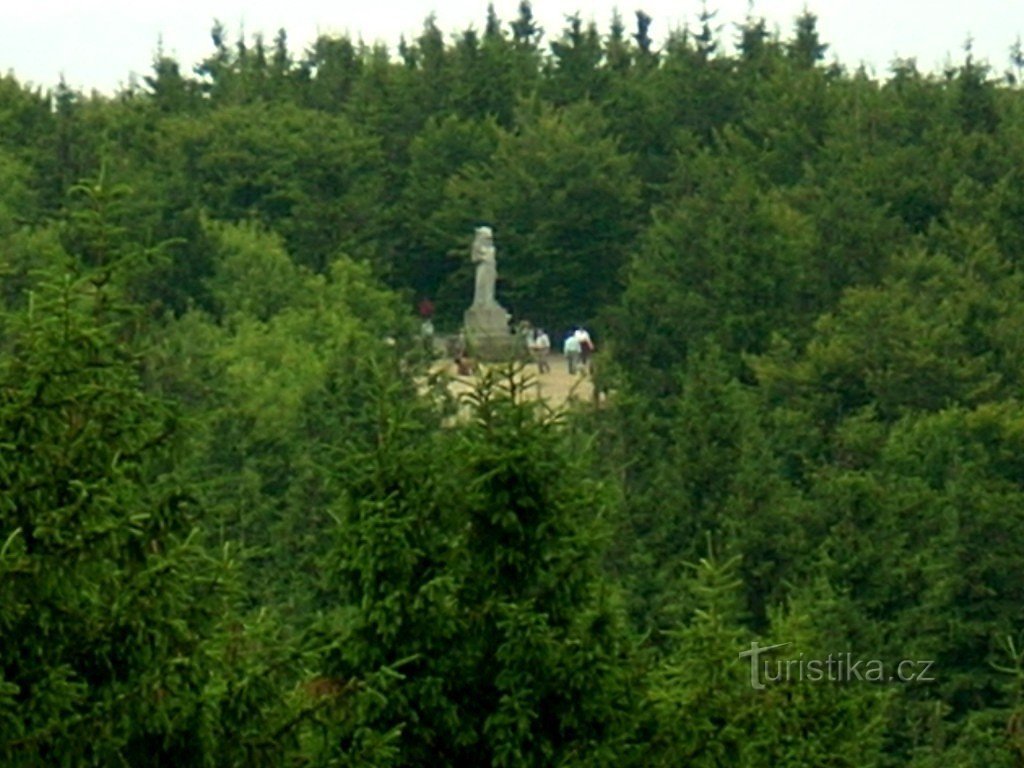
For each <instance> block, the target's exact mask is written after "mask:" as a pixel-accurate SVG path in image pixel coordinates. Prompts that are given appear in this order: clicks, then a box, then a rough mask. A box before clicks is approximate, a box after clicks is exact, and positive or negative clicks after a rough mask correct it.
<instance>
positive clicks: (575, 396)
mask: <svg viewBox="0 0 1024 768" xmlns="http://www.w3.org/2000/svg"><path fill="white" fill-rule="evenodd" d="M549 362H550V363H551V370H550V371H548V372H547V373H539V372H538V370H537V366H536V365H535V364H534V363H529V364H528V365H526V367H525V368H524V373H525V375H526V376H527V377H528V379H529V380H530V381H531V382H532V384H533V385H534V386H533V387H531V389H530V392H531V393H533V394H534V396H535V397H542V398H544V399H546V400H547V402H548V405H550V406H551V407H553V408H560V407H562V406H563V405H565V403H566V402H567V401H569V400H582V401H589V400H591V399H592V398H593V395H594V387H593V383H592V382H591V380H590V377H589V375H587V374H586V373H577V374H576V375H570V374H569V368H568V365H567V364H566V362H565V358H564V357H563V356H562V355H551V357H550V358H549ZM487 367H488V366H487V364H483V365H481V366H480V368H481V370H486V369H487ZM441 371H444V372H445V373H447V374H448V375H450V376H451V377H452V384H451V390H452V393H453V394H456V395H458V394H462V393H463V392H467V391H469V390H471V389H472V388H473V384H474V380H475V378H476V376H458V375H457V374H456V370H455V363H454V362H453V361H452V360H450V359H444V360H439V361H438V362H437V363H436V364H435V365H434V367H433V372H434V373H440V372H441ZM477 375H479V374H477Z"/></svg>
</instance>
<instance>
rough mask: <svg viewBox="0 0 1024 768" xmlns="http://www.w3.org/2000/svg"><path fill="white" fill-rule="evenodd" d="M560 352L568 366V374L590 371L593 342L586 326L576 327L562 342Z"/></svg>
mask: <svg viewBox="0 0 1024 768" xmlns="http://www.w3.org/2000/svg"><path fill="white" fill-rule="evenodd" d="M562 354H564V355H565V362H566V364H567V365H568V366H569V374H570V375H576V374H577V373H587V372H589V371H590V365H591V363H590V359H591V357H592V356H593V354H594V342H593V340H592V339H591V338H590V333H588V332H587V329H586V328H577V329H576V330H574V331H573V332H572V333H570V334H569V335H568V336H566V337H565V341H564V342H563V343H562Z"/></svg>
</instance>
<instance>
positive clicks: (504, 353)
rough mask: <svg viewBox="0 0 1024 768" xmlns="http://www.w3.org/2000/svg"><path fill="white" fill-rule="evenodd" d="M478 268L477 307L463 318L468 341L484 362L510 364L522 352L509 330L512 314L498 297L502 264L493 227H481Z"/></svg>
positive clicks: (476, 254)
mask: <svg viewBox="0 0 1024 768" xmlns="http://www.w3.org/2000/svg"><path fill="white" fill-rule="evenodd" d="M471 256H472V259H473V263H474V264H475V265H476V280H475V282H474V290H473V304H472V305H471V306H470V308H469V309H467V310H466V312H465V313H464V314H463V318H462V322H463V325H464V326H465V330H466V340H467V342H468V343H469V347H470V350H471V352H472V354H473V355H474V356H475V357H477V358H479V359H481V360H508V359H511V358H512V357H514V356H515V355H516V354H517V352H518V346H517V344H516V342H517V337H516V336H515V335H513V334H512V332H511V330H510V329H509V327H508V321H509V313H508V311H506V309H505V308H504V307H503V306H501V304H499V303H498V300H497V299H496V298H495V297H494V286H495V283H496V282H497V280H498V260H497V254H496V253H495V250H494V234H493V233H492V232H491V228H490V227H477V228H476V234H475V236H474V238H473V247H472V249H471Z"/></svg>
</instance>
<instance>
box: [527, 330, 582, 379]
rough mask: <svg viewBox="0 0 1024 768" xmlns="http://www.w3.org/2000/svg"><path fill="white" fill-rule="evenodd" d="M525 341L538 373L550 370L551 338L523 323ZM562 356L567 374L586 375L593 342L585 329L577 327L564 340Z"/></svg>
mask: <svg viewBox="0 0 1024 768" xmlns="http://www.w3.org/2000/svg"><path fill="white" fill-rule="evenodd" d="M522 332H523V335H524V337H525V339H526V348H527V349H528V350H529V352H530V359H531V360H533V362H535V363H536V364H537V371H538V372H539V373H547V372H548V371H550V370H551V364H550V363H549V362H548V357H549V356H550V355H551V338H550V337H549V336H548V334H547V333H546V332H545V331H544V329H543V328H534V327H533V326H531V325H529V324H528V323H526V322H524V323H523V327H522ZM562 354H563V355H564V356H565V361H566V364H567V365H568V366H569V373H570V374H571V375H574V376H575V375H576V374H577V373H588V372H589V371H590V368H591V357H592V356H593V354H594V341H593V339H592V338H591V337H590V333H589V332H588V331H587V329H586V328H582V327H578V328H576V329H575V330H573V332H572V333H570V334H569V335H568V336H566V338H565V342H564V343H563V344H562Z"/></svg>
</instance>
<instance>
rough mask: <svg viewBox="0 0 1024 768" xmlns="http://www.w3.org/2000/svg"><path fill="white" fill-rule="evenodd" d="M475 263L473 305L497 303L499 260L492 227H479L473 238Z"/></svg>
mask: <svg viewBox="0 0 1024 768" xmlns="http://www.w3.org/2000/svg"><path fill="white" fill-rule="evenodd" d="M472 258H473V263H474V264H476V286H475V291H474V294H473V306H480V305H492V304H494V303H495V298H494V283H495V281H497V279H498V262H497V256H496V254H495V252H494V236H493V233H492V232H491V228H490V227H477V228H476V236H475V237H474V238H473V250H472Z"/></svg>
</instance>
